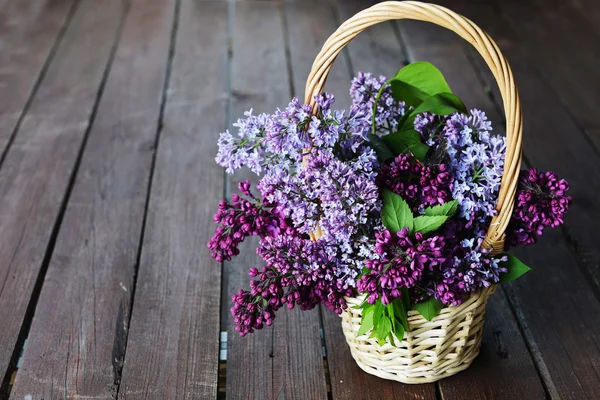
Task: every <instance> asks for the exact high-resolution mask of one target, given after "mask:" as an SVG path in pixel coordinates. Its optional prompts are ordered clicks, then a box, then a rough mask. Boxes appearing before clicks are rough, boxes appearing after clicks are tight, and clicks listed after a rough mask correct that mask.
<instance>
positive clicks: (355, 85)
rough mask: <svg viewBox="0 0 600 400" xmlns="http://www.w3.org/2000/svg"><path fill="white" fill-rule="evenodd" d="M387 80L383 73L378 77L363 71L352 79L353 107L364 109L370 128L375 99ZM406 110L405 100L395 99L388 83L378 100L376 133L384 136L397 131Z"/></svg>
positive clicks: (351, 95)
mask: <svg viewBox="0 0 600 400" xmlns="http://www.w3.org/2000/svg"><path fill="white" fill-rule="evenodd" d="M386 82H387V78H386V77H385V76H383V75H381V76H379V77H376V76H375V75H373V74H370V73H363V72H359V73H358V76H357V77H355V78H354V79H352V83H351V85H350V97H351V98H352V103H353V107H355V108H357V109H360V110H363V111H364V113H365V116H366V119H367V120H368V121H369V128H370V127H371V126H372V125H371V121H372V118H373V106H374V104H375V99H376V97H377V94H378V92H379V90H380V89H381V87H382V86H383V85H385V83H386ZM405 111H406V106H405V104H404V102H402V101H397V100H395V99H394V97H393V96H392V89H391V87H390V86H389V85H387V87H385V88H384V89H383V91H382V92H381V96H380V97H379V100H378V102H377V110H376V114H375V126H376V127H377V129H376V134H377V135H378V136H384V135H387V134H388V133H390V132H395V131H396V130H397V129H398V123H399V121H400V118H402V116H403V115H404V113H405Z"/></svg>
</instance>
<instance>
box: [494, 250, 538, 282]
mask: <svg viewBox="0 0 600 400" xmlns="http://www.w3.org/2000/svg"><path fill="white" fill-rule="evenodd" d="M502 256H507V257H508V260H507V261H504V262H502V263H501V264H500V265H501V266H502V267H504V268H507V269H508V272H505V273H503V274H502V275H500V281H499V282H498V283H507V282H510V281H514V280H515V279H517V278H518V277H520V276H521V275H523V274H524V273H526V272H529V271H531V268H529V267H528V266H527V265H525V264H523V263H522V262H521V261H520V260H519V259H518V258H517V257H515V256H513V255H511V254H506V253H505V254H502Z"/></svg>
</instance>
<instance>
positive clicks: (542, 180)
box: [506, 168, 572, 248]
mask: <svg viewBox="0 0 600 400" xmlns="http://www.w3.org/2000/svg"><path fill="white" fill-rule="evenodd" d="M568 190H569V183H568V182H567V181H566V180H564V179H559V178H558V177H557V176H556V174H555V173H554V172H538V170H537V169H535V168H532V169H530V170H528V171H521V175H520V177H519V187H518V192H517V201H516V203H515V208H514V210H513V214H512V218H511V221H510V224H509V226H508V229H507V232H506V247H507V248H509V247H515V246H518V245H530V244H533V243H535V242H536V241H537V239H538V237H539V236H541V235H542V233H543V231H544V228H545V227H548V226H550V227H553V228H554V227H557V226H560V225H562V224H563V223H564V216H565V213H566V212H567V211H568V210H569V206H570V204H571V201H572V198H571V196H567V194H566V193H567V191H568Z"/></svg>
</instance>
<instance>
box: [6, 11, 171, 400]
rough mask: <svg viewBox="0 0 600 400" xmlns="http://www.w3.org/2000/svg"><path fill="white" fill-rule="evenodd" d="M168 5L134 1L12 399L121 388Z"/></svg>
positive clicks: (103, 393)
mask: <svg viewBox="0 0 600 400" xmlns="http://www.w3.org/2000/svg"><path fill="white" fill-rule="evenodd" d="M174 3H175V2H174V1H171V0H153V1H146V2H143V3H141V2H133V3H132V5H131V8H130V10H129V13H128V15H127V18H126V19H125V24H124V28H123V34H122V37H121V40H120V42H119V45H118V48H117V51H116V55H115V58H114V61H113V63H112V66H111V69H110V74H109V76H108V79H107V82H106V85H105V89H104V92H103V95H102V99H101V101H100V104H99V106H98V110H97V114H96V117H95V119H94V122H93V126H92V129H91V131H90V134H89V138H88V140H87V146H86V149H85V150H84V153H83V158H82V161H81V165H80V168H79V172H78V175H77V178H76V181H75V184H74V186H73V189H72V192H71V196H70V198H69V202H68V205H67V209H66V211H65V215H64V218H63V222H62V224H61V227H60V231H59V235H58V238H57V241H56V246H55V248H54V253H53V255H52V259H51V261H50V265H49V267H48V271H47V273H46V278H45V280H44V285H43V287H42V292H41V294H40V300H39V303H38V306H37V308H36V310H35V315H34V319H33V322H32V325H31V329H30V332H29V339H28V341H27V346H26V348H25V351H24V353H23V357H22V361H21V367H20V368H19V371H18V373H17V379H16V381H15V385H14V387H13V390H12V397H14V398H16V399H22V398H24V397H25V396H27V395H29V396H32V398H36V399H37V398H59V397H60V398H64V397H69V398H71V397H93V398H97V399H99V398H105V399H112V398H114V396H115V394H116V391H117V390H118V384H119V381H120V378H121V368H122V365H123V358H124V356H125V341H126V340H127V330H128V326H129V315H130V305H131V293H132V292H133V290H134V275H135V268H136V262H137V252H138V248H139V242H140V235H141V232H142V225H143V218H144V209H145V203H146V193H147V186H148V179H149V175H150V169H151V164H152V157H153V149H154V141H155V135H156V131H157V124H158V115H159V111H160V107H161V99H162V93H163V81H164V77H165V71H166V66H167V60H168V54H169V42H170V33H171V25H172V21H173V10H174ZM104 6H105V7H106V6H107V5H104ZM70 84H72V85H77V84H79V82H77V81H72V82H71V83H70ZM134 340H135V339H134Z"/></svg>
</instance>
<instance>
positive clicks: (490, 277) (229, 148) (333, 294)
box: [208, 62, 571, 343]
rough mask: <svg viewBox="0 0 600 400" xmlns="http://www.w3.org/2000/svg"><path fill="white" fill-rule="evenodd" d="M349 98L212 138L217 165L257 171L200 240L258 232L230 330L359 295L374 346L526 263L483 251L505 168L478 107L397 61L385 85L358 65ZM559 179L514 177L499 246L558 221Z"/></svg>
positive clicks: (225, 256)
mask: <svg viewBox="0 0 600 400" xmlns="http://www.w3.org/2000/svg"><path fill="white" fill-rule="evenodd" d="M350 94H351V96H352V100H353V102H352V106H351V107H350V109H349V110H347V111H337V110H334V109H332V105H333V103H334V96H333V95H332V94H330V93H325V94H321V95H318V96H317V97H316V98H315V102H316V105H317V106H316V112H314V113H313V110H312V107H311V106H309V105H306V104H301V103H300V102H299V101H298V99H293V100H292V101H291V103H290V104H289V105H288V106H287V107H286V108H285V109H283V110H281V109H278V110H276V111H275V112H274V113H273V114H259V115H254V114H253V113H252V110H250V111H248V112H246V114H245V118H243V119H240V120H238V122H237V123H236V124H234V126H235V127H236V128H237V130H238V132H237V135H232V134H231V133H229V132H225V133H222V134H221V137H220V139H219V152H218V155H217V158H216V161H217V162H218V163H219V164H220V165H221V166H223V167H225V168H226V170H227V172H228V173H233V172H234V171H235V170H237V169H239V168H242V167H248V168H249V169H250V170H252V171H253V172H255V173H256V174H257V175H259V176H260V180H259V181H258V184H257V186H256V189H255V190H254V193H253V192H252V190H251V185H250V183H249V182H248V181H244V182H242V183H241V184H240V185H239V190H240V194H233V195H232V198H231V202H226V201H221V203H220V204H219V209H218V211H217V214H216V215H215V222H216V223H217V224H219V226H218V228H217V230H216V233H215V235H214V237H213V238H212V239H211V241H210V242H209V243H208V247H209V249H210V250H211V252H212V256H213V257H214V258H215V259H216V260H218V261H226V260H230V259H231V258H232V257H233V256H235V255H237V254H238V253H239V250H238V245H239V244H240V243H241V242H242V241H243V240H244V239H245V238H246V237H248V236H259V237H260V245H259V247H258V250H257V252H258V254H259V255H260V256H261V258H262V259H263V260H264V265H263V266H262V268H261V269H258V268H256V267H253V268H251V269H250V276H251V277H253V278H254V279H253V280H252V281H251V282H250V290H243V289H240V291H239V292H238V293H237V294H235V295H234V296H233V302H234V306H233V308H232V309H231V313H232V314H233V316H234V320H235V324H236V330H237V331H238V332H239V333H240V334H241V335H246V334H248V333H251V332H253V331H254V330H255V329H261V328H263V327H264V325H271V324H272V322H273V319H274V318H275V313H276V312H277V310H279V309H280V308H281V307H283V306H284V305H286V306H287V307H288V308H290V309H291V308H293V307H295V306H296V305H297V306H299V307H300V308H301V309H302V310H310V309H312V308H314V307H315V306H317V305H319V304H322V305H324V306H325V307H327V308H328V309H330V310H331V311H333V312H336V313H341V312H342V310H344V309H345V308H347V304H346V301H345V298H346V297H349V296H350V297H351V296H359V295H364V296H365V301H364V302H363V303H362V305H361V307H362V308H363V320H362V325H361V330H360V332H359V333H360V334H366V333H368V332H369V331H372V332H371V337H375V338H377V340H378V341H379V342H380V343H383V342H385V340H386V339H389V340H390V341H391V342H392V343H393V335H395V337H397V338H402V337H403V335H404V332H405V331H406V330H408V323H407V317H406V316H407V313H408V310H409V309H416V310H417V311H419V312H420V313H421V314H422V315H423V317H424V318H426V319H428V320H431V319H432V318H433V317H435V316H436V315H437V314H438V313H439V312H440V310H441V309H442V308H443V307H444V306H456V305H459V304H461V303H462V302H463V301H465V299H467V298H468V297H469V296H470V295H471V294H473V293H474V292H476V291H478V290H481V289H482V288H485V287H489V286H490V285H494V284H500V283H504V282H508V281H510V280H513V279H515V278H517V277H519V276H520V275H522V274H523V273H525V272H527V271H528V270H529V268H528V267H526V266H525V265H524V264H522V263H521V262H520V261H519V260H517V259H516V258H515V257H514V256H511V255H508V254H500V255H492V254H491V253H490V251H489V250H486V249H485V248H483V247H482V241H483V238H484V236H485V233H486V231H487V228H488V227H489V224H490V221H491V219H492V217H493V216H494V215H496V212H497V211H496V199H497V196H498V192H499V188H500V181H501V177H502V172H503V168H504V153H505V139H504V137H502V136H499V135H495V134H493V133H492V126H491V123H490V122H489V121H488V120H487V117H486V115H485V113H484V112H482V111H479V110H470V111H468V110H467V109H466V108H465V106H464V104H463V103H462V102H461V101H460V99H458V98H457V97H456V96H455V95H453V94H452V92H451V90H450V88H449V87H448V85H447V83H446V81H445V80H444V78H443V76H442V74H441V73H440V72H439V71H438V70H437V69H436V68H435V67H434V66H432V65H431V64H428V63H424V62H418V63H414V64H411V65H408V66H406V67H405V68H403V69H402V70H400V72H398V74H397V75H396V76H395V77H393V78H392V79H390V80H387V79H386V78H385V77H383V76H381V77H375V76H373V75H371V74H368V73H360V74H359V75H358V76H357V77H356V78H354V79H353V80H352V84H351V87H350ZM568 189H569V186H568V183H567V182H566V181H565V180H564V179H559V178H557V177H556V175H555V174H554V173H552V172H545V173H540V172H538V171H537V170H536V169H530V170H528V171H523V172H522V173H521V176H520V180H519V187H518V197H517V200H516V203H515V205H514V212H513V215H512V219H511V222H510V225H509V227H508V229H507V232H506V245H505V246H506V248H510V247H515V246H518V245H529V244H532V243H535V242H536V240H537V238H538V237H539V236H540V235H541V234H542V233H543V230H544V228H545V227H547V226H552V227H556V226H559V225H561V224H562V223H563V217H564V214H565V213H566V211H567V210H568V208H569V205H570V203H571V198H570V197H569V196H567V194H566V192H567V191H568Z"/></svg>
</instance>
